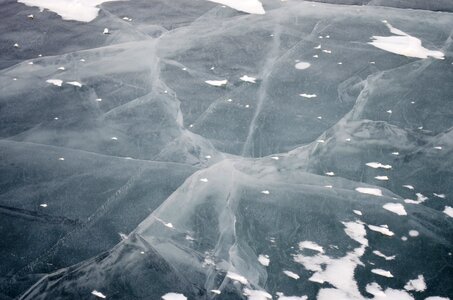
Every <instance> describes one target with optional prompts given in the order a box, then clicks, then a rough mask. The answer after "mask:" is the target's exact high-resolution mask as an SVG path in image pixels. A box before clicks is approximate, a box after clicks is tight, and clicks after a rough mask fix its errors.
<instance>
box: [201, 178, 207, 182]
mask: <svg viewBox="0 0 453 300" xmlns="http://www.w3.org/2000/svg"><path fill="white" fill-rule="evenodd" d="M200 181H201V182H208V179H207V178H201V179H200Z"/></svg>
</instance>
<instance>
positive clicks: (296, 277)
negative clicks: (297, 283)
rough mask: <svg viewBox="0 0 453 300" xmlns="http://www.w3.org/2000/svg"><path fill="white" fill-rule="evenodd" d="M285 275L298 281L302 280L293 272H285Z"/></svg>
mask: <svg viewBox="0 0 453 300" xmlns="http://www.w3.org/2000/svg"><path fill="white" fill-rule="evenodd" d="M283 273H285V275H286V276H288V277H291V278H293V279H296V280H297V279H299V278H300V276H299V275H297V274H296V273H294V272H291V271H287V270H284V271H283Z"/></svg>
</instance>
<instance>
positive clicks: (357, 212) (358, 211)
mask: <svg viewBox="0 0 453 300" xmlns="http://www.w3.org/2000/svg"><path fill="white" fill-rule="evenodd" d="M353 212H354V213H355V214H356V215H358V216H361V215H362V212H361V211H360V210H357V209H354V210H353Z"/></svg>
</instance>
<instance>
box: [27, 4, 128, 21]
mask: <svg viewBox="0 0 453 300" xmlns="http://www.w3.org/2000/svg"><path fill="white" fill-rule="evenodd" d="M108 1H119V0H108ZM18 2H20V3H23V4H25V5H28V6H36V7H39V9H40V10H41V11H42V10H44V9H48V10H50V11H53V12H54V13H56V14H58V15H60V16H61V17H62V18H63V20H75V21H80V22H90V21H93V20H94V19H95V18H96V17H97V15H98V13H99V8H97V7H96V6H97V5H99V4H101V3H103V2H107V0H58V1H56V0H18Z"/></svg>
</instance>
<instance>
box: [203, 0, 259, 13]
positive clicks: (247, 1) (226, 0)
mask: <svg viewBox="0 0 453 300" xmlns="http://www.w3.org/2000/svg"><path fill="white" fill-rule="evenodd" d="M208 1H211V2H215V3H220V4H223V5H226V6H229V7H231V8H233V9H235V10H239V11H242V12H246V13H249V14H255V15H264V14H265V13H266V12H265V11H264V8H263V4H262V3H261V2H260V1H258V0H208Z"/></svg>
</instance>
